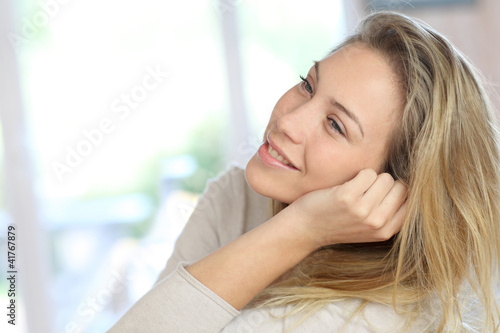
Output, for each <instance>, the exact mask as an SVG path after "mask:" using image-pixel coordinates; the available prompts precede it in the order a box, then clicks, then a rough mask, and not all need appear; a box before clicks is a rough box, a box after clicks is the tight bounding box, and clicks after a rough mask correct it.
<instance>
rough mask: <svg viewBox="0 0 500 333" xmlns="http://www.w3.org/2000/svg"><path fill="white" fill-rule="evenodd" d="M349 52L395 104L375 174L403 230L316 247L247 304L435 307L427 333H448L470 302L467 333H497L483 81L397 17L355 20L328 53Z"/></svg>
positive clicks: (498, 214)
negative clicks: (353, 302) (390, 90)
mask: <svg viewBox="0 0 500 333" xmlns="http://www.w3.org/2000/svg"><path fill="white" fill-rule="evenodd" d="M352 43H363V44H365V45H367V46H369V47H370V48H371V49H372V50H375V51H376V52H378V53H379V54H380V55H382V56H383V57H384V58H385V59H386V60H387V62H388V63H389V64H390V65H391V67H392V69H393V71H394V74H395V76H396V77H397V79H398V81H399V84H400V87H401V91H402V93H403V96H404V97H405V106H404V110H403V113H402V115H401V125H400V126H398V127H397V129H396V130H395V132H394V133H393V135H392V139H391V142H390V144H389V147H388V157H387V162H386V167H385V171H386V172H389V173H390V174H392V175H393V176H394V178H395V179H399V180H401V181H402V182H404V183H405V184H407V186H408V199H407V202H408V209H407V215H406V218H405V223H404V226H403V228H402V230H401V231H400V232H399V233H398V234H397V235H395V236H394V237H393V238H391V239H390V240H388V241H386V242H381V243H363V244H361V243H360V244H339V245H331V246H327V247H324V248H321V249H319V250H318V251H316V252H314V253H313V254H311V255H310V256H309V257H307V258H306V259H305V260H303V261H302V262H301V263H300V264H299V265H297V266H296V267H295V268H294V269H293V270H292V271H291V272H290V273H289V274H288V275H287V276H286V277H285V278H284V279H282V280H281V281H280V282H277V283H275V284H273V285H271V286H270V287H268V288H266V289H265V290H263V291H262V292H261V293H260V294H259V295H258V296H257V297H256V298H255V299H254V301H253V302H252V303H251V305H250V306H277V305H291V304H293V305H295V306H294V309H296V311H302V310H305V309H308V310H314V309H318V308H320V307H321V306H323V305H325V304H327V303H329V302H332V301H334V300H341V299H346V298H357V299H362V300H364V303H363V304H365V305H366V304H367V303H368V302H377V303H382V304H387V305H392V306H393V307H394V308H396V309H397V310H398V311H402V312H404V313H407V314H408V313H410V314H413V316H408V317H413V318H414V317H415V316H417V315H419V314H421V313H422V312H424V311H429V310H430V307H429V304H436V306H437V309H439V314H440V315H439V316H438V317H439V318H440V319H438V324H437V330H438V331H439V332H443V331H452V332H456V331H462V330H464V327H466V324H465V321H466V314H467V312H468V311H470V309H468V307H469V306H470V305H471V304H473V303H472V300H475V304H476V305H477V306H478V309H479V311H478V312H473V313H474V316H475V318H476V319H477V323H480V326H481V327H478V328H477V329H479V330H484V331H488V332H492V331H494V330H495V331H496V330H498V329H499V323H498V316H499V309H498V305H497V303H496V300H495V288H496V286H497V283H498V276H499V275H498V273H499V265H498V264H499V258H500V245H499V242H500V208H499V204H500V197H499V153H498V143H497V129H496V125H495V122H494V110H493V107H492V105H491V104H490V102H489V99H488V97H487V94H486V92H485V89H484V85H485V84H484V81H483V80H482V78H481V77H480V76H479V74H478V72H477V71H476V70H475V69H474V68H473V66H472V65H471V64H470V63H469V62H468V61H467V60H466V59H465V57H464V56H463V55H462V54H461V53H460V52H459V51H458V50H457V49H455V48H454V47H453V46H452V45H451V44H450V43H449V42H448V41H447V40H446V39H445V38H444V37H442V36H441V35H439V34H438V33H437V32H436V31H434V30H433V29H432V28H430V27H429V26H427V25H425V24H424V23H422V22H419V21H416V20H414V19H410V18H408V17H406V16H404V15H402V14H398V13H392V12H378V13H374V14H371V15H369V16H367V17H366V18H365V19H364V20H363V21H362V22H361V23H360V24H359V26H358V30H357V33H356V34H355V35H353V36H351V37H349V38H348V39H347V40H346V41H345V42H344V43H342V44H341V45H340V46H338V47H337V48H336V49H335V50H338V49H339V48H341V47H343V46H345V45H348V44H352ZM335 50H334V51H335ZM334 51H333V52H334ZM273 207H274V214H276V213H278V212H279V211H280V210H281V209H283V208H284V207H286V205H285V204H283V203H281V202H278V201H274V202H273ZM430 301H433V302H430ZM432 311H436V308H433V310H432ZM434 313H436V312H434ZM478 313H479V314H480V316H479V317H478Z"/></svg>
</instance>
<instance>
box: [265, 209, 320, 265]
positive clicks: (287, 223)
mask: <svg viewBox="0 0 500 333" xmlns="http://www.w3.org/2000/svg"><path fill="white" fill-rule="evenodd" d="M272 220H273V222H275V223H277V224H278V225H279V228H280V229H281V230H283V231H282V234H283V235H285V236H286V237H287V238H288V240H287V241H288V242H289V244H294V248H295V249H297V250H300V251H302V252H304V253H306V252H307V255H308V254H310V253H312V252H314V251H315V250H317V249H318V248H320V247H321V246H322V244H321V242H319V241H318V237H316V236H315V235H314V231H313V229H312V228H310V227H308V226H309V224H308V223H307V221H305V220H304V219H303V218H302V217H301V216H300V214H298V213H297V212H296V209H295V207H294V206H292V205H290V206H288V207H287V208H285V209H283V210H282V211H281V212H280V213H279V214H277V215H276V216H274V217H273V219H272Z"/></svg>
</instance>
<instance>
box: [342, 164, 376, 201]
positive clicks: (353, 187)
mask: <svg viewBox="0 0 500 333" xmlns="http://www.w3.org/2000/svg"><path fill="white" fill-rule="evenodd" d="M376 180H377V173H376V172H375V171H374V170H372V169H363V170H361V171H360V172H359V173H358V174H357V175H356V177H354V178H353V179H351V180H350V181H348V182H346V183H344V184H343V185H342V186H341V189H342V191H345V193H350V194H351V195H352V196H353V197H355V198H360V197H361V196H362V195H363V194H364V193H365V192H366V191H367V190H368V189H369V188H370V186H372V184H373V183H374V182H375V181H376Z"/></svg>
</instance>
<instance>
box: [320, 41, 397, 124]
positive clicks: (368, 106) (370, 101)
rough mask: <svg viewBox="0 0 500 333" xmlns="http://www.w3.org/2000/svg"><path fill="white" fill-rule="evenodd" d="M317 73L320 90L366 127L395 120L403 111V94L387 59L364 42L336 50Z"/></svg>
mask: <svg viewBox="0 0 500 333" xmlns="http://www.w3.org/2000/svg"><path fill="white" fill-rule="evenodd" d="M318 74H319V75H318V79H319V81H318V93H320V94H324V95H326V96H331V97H332V98H333V99H334V100H336V101H337V102H339V103H341V104H342V105H344V106H345V107H346V108H347V109H349V110H350V111H352V112H353V113H355V114H356V116H357V117H358V118H359V119H360V121H361V123H363V124H366V125H365V126H364V127H367V128H369V127H372V126H370V124H373V125H375V126H379V125H380V122H383V123H387V122H391V123H392V121H391V120H392V119H393V118H398V117H395V116H396V115H399V114H400V113H401V110H402V106H403V102H402V101H403V96H402V94H401V93H400V89H399V84H398V83H397V79H396V76H395V74H394V72H393V70H392V68H391V67H390V65H389V63H388V62H387V61H386V58H384V57H383V56H382V55H381V54H380V53H378V52H377V51H374V50H373V49H371V48H369V47H368V46H366V45H364V44H361V43H355V44H349V45H347V46H344V47H342V48H340V49H339V50H337V51H335V52H333V53H332V54H330V55H329V56H328V57H326V58H325V59H323V60H321V61H320V62H319V64H318ZM384 127H386V126H384Z"/></svg>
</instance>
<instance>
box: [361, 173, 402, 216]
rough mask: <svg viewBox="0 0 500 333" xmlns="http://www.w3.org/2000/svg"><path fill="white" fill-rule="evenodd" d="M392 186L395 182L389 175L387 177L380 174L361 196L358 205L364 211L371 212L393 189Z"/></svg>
mask: <svg viewBox="0 0 500 333" xmlns="http://www.w3.org/2000/svg"><path fill="white" fill-rule="evenodd" d="M394 184H395V181H394V178H392V176H391V175H389V174H388V173H381V174H380V175H378V176H377V179H376V180H375V182H374V183H373V184H372V185H371V186H370V188H369V189H368V190H367V191H366V192H365V194H364V195H363V196H362V198H361V199H360V202H359V204H360V205H361V206H363V207H364V208H365V209H368V210H369V211H372V210H373V209H375V208H376V207H378V206H379V205H380V204H381V203H382V201H383V200H384V199H385V197H386V196H387V195H388V194H389V193H390V191H391V190H392V188H393V187H394Z"/></svg>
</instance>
